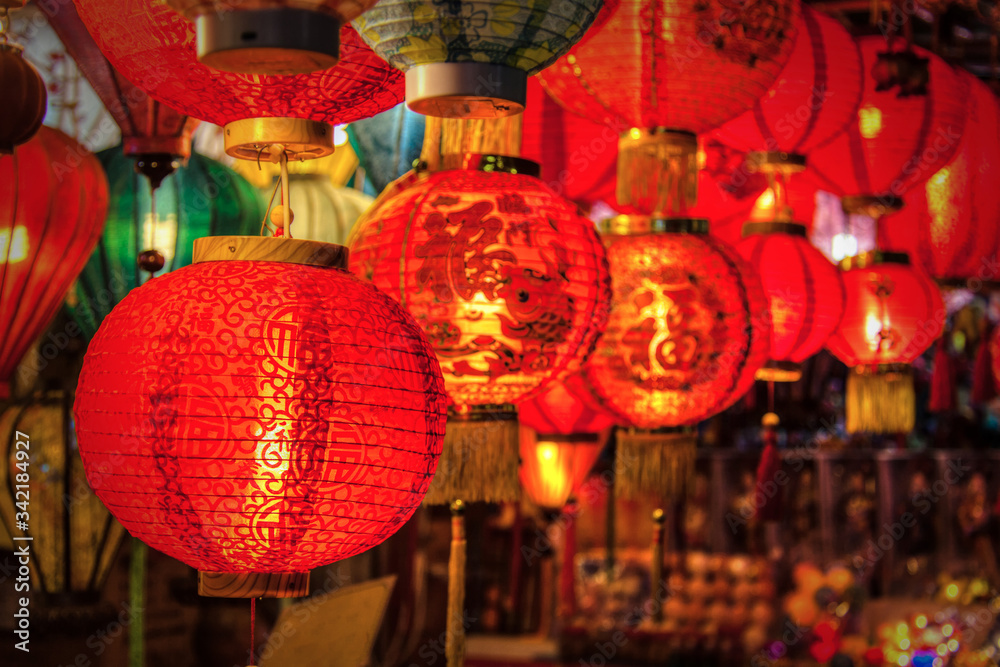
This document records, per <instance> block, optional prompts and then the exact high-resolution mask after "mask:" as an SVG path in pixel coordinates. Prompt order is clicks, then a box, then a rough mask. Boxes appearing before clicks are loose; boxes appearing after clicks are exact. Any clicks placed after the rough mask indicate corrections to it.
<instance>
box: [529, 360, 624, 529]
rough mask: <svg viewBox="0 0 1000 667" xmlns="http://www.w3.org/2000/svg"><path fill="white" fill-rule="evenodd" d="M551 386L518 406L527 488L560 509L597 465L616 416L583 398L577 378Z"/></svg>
mask: <svg viewBox="0 0 1000 667" xmlns="http://www.w3.org/2000/svg"><path fill="white" fill-rule="evenodd" d="M567 380H568V381H567V382H559V383H555V384H551V385H549V387H548V388H547V389H546V390H545V391H544V392H543V393H542V394H540V395H538V396H536V397H534V398H532V399H530V400H527V401H525V402H524V403H521V405H520V406H518V419H519V420H520V422H521V485H522V486H523V487H524V491H525V493H527V495H528V497H529V498H531V501H532V502H533V503H535V504H536V505H538V506H539V507H541V508H543V509H546V510H549V511H559V510H561V509H562V507H563V506H564V505H565V504H566V502H567V501H568V500H569V498H570V495H571V494H572V493H573V492H574V491H575V490H576V488H577V487H578V486H580V484H581V483H583V481H584V479H586V477H587V475H588V474H589V473H590V469H591V468H592V467H594V462H595V461H597V457H598V456H600V454H601V450H602V449H604V445H605V444H606V443H607V440H608V436H609V435H610V433H611V428H612V427H613V426H614V425H615V418H614V417H613V416H612V415H611V414H610V413H608V412H605V411H603V410H601V411H598V410H594V409H593V408H592V407H590V406H589V405H588V403H589V402H590V401H589V400H588V399H589V397H587V396H580V391H581V390H580V388H579V385H580V384H581V383H583V382H586V380H585V378H583V377H582V376H581V375H579V374H576V375H573V376H571V377H570V378H568V379H567Z"/></svg>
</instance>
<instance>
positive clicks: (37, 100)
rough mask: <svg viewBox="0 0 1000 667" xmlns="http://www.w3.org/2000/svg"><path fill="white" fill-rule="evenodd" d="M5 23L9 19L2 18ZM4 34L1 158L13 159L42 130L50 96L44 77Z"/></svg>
mask: <svg viewBox="0 0 1000 667" xmlns="http://www.w3.org/2000/svg"><path fill="white" fill-rule="evenodd" d="M0 11H3V12H6V10H5V9H2V8H0ZM3 20H6V16H3V17H0V22H2V21H3ZM2 30H3V26H0V35H2V37H3V41H0V88H2V89H3V90H4V91H5V93H6V95H5V97H6V100H5V101H4V104H3V107H2V108H0V155H10V154H11V152H13V150H14V147H15V146H20V145H21V144H23V143H24V142H26V141H28V140H29V139H31V137H33V136H34V135H35V133H36V132H38V128H39V127H41V126H42V120H43V119H44V118H45V103H46V100H47V98H48V96H47V94H46V92H45V82H44V81H42V77H41V75H40V74H39V73H38V71H37V70H36V69H35V68H34V67H32V66H31V63H29V62H28V61H27V60H25V59H24V50H23V49H22V48H21V47H20V46H18V45H17V44H12V43H10V42H8V41H7V40H6V33H5V32H2Z"/></svg>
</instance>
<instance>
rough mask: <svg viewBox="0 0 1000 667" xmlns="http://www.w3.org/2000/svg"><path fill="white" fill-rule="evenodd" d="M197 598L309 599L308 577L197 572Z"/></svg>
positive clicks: (304, 573) (303, 573) (296, 573)
mask: <svg viewBox="0 0 1000 667" xmlns="http://www.w3.org/2000/svg"><path fill="white" fill-rule="evenodd" d="M198 595H201V596H204V597H210V598H297V597H303V596H306V595H309V573H308V572H204V571H202V570H199V571H198Z"/></svg>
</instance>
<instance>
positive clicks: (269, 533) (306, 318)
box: [75, 236, 445, 597]
mask: <svg viewBox="0 0 1000 667" xmlns="http://www.w3.org/2000/svg"><path fill="white" fill-rule="evenodd" d="M345 260H346V249H345V248H343V247H341V246H333V245H330V244H323V243H316V242H312V241H303V240H293V239H272V238H260V237H234V236H230V237H209V238H204V239H198V240H197V241H195V253H194V264H192V265H190V266H186V267H182V268H180V269H177V270H176V271H172V272H170V273H167V274H165V275H163V276H161V277H159V278H155V279H153V280H150V281H148V282H147V283H146V284H144V285H142V286H141V287H139V288H137V289H135V290H133V291H132V292H131V293H129V295H128V296H127V297H126V298H125V299H123V300H122V301H121V303H119V304H118V306H117V307H115V309H114V310H113V311H112V312H111V313H110V314H109V315H108V316H107V317H106V318H105V319H104V322H103V323H102V324H101V328H100V329H99V330H98V332H97V335H96V336H95V337H94V339H93V340H92V341H91V343H90V347H89V349H88V351H87V356H86V358H85V360H84V365H83V371H82V372H81V375H80V384H79V388H78V392H77V400H76V406H75V410H76V420H77V434H78V438H79V446H80V453H81V455H82V456H83V462H84V466H85V467H86V469H87V479H88V481H89V482H90V485H91V487H92V488H93V489H94V491H95V492H96V493H97V495H98V497H100V498H101V500H102V501H103V502H104V504H105V505H107V507H108V509H110V510H111V512H112V514H114V515H115V517H117V518H118V520H119V521H121V523H122V525H124V526H125V528H126V529H128V531H129V532H130V533H131V534H132V535H133V536H135V537H138V538H140V539H142V540H143V541H144V542H146V543H147V544H149V545H150V546H152V547H154V548H156V549H159V550H160V551H163V552H164V553H166V554H168V555H170V556H173V557H175V558H178V559H179V560H182V561H184V562H185V563H187V564H189V565H191V566H192V567H196V568H198V569H199V570H200V571H201V574H200V590H201V593H202V594H204V595H215V596H226V597H260V596H263V595H268V596H293V595H303V594H305V593H306V592H307V591H308V580H309V570H310V569H312V568H314V567H318V566H320V565H324V564H326V563H329V562H332V561H334V560H338V559H342V558H347V557H349V556H352V555H354V554H357V553H360V552H362V551H365V550H366V549H368V548H370V547H372V546H374V545H376V544H379V543H380V542H382V541H383V540H384V539H386V538H387V537H389V536H390V535H392V534H393V533H394V532H395V531H396V530H397V529H398V528H399V527H400V526H401V525H402V524H403V523H404V522H405V521H406V520H407V519H408V518H409V517H410V515H411V514H412V513H413V512H414V510H415V509H416V508H417V506H418V505H419V504H420V502H421V501H422V500H423V497H424V494H425V493H426V491H427V486H428V484H429V483H430V479H431V477H432V475H433V474H434V469H435V467H436V465H437V460H438V456H439V455H440V452H441V440H442V438H443V435H444V422H445V395H444V384H443V381H442V379H441V374H440V369H439V367H438V363H437V361H436V360H435V358H434V355H433V353H432V350H431V348H430V346H429V345H428V343H427V339H426V337H425V336H424V334H423V333H422V331H421V330H420V327H418V326H417V325H416V323H415V322H414V321H413V319H412V317H410V316H409V315H408V314H407V313H406V312H405V311H404V310H403V309H402V308H400V307H399V305H398V304H397V303H396V302H394V301H393V300H392V299H390V298H388V297H386V296H385V295H384V294H382V293H380V292H378V291H377V290H375V289H374V288H373V287H372V286H371V285H369V284H366V283H364V282H363V281H360V280H358V279H356V278H354V277H353V276H351V275H349V274H347V273H346V272H345V271H343V270H340V267H343V266H344V264H345Z"/></svg>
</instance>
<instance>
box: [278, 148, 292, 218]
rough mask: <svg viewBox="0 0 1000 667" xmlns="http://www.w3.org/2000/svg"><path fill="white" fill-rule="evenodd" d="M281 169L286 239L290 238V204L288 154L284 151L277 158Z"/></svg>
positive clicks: (282, 205)
mask: <svg viewBox="0 0 1000 667" xmlns="http://www.w3.org/2000/svg"><path fill="white" fill-rule="evenodd" d="M278 164H279V165H280V167H281V207H282V211H281V212H282V214H283V216H284V222H285V224H284V232H285V234H284V235H285V237H286V238H292V203H291V201H289V196H288V153H286V152H285V151H284V150H282V151H281V154H280V155H279V156H278Z"/></svg>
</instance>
